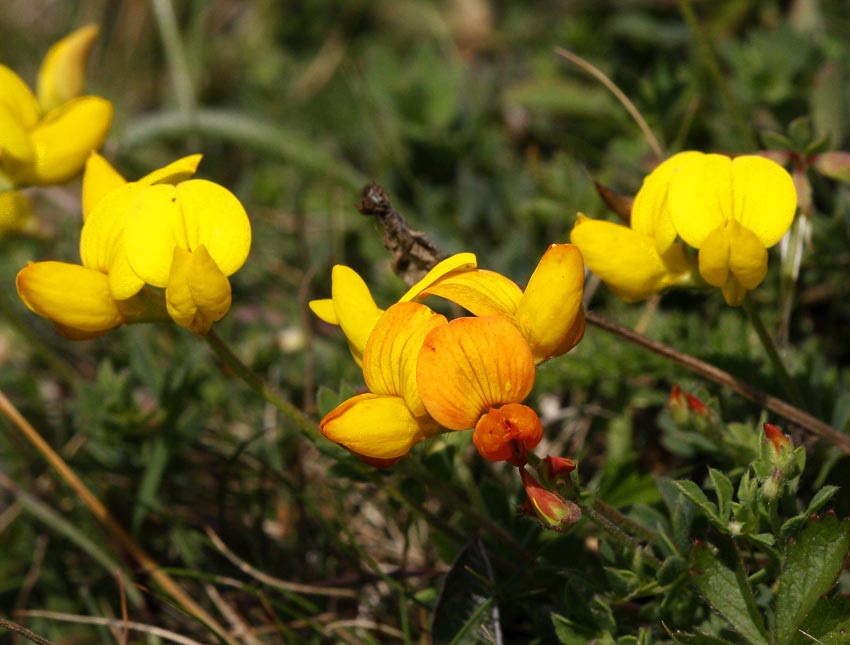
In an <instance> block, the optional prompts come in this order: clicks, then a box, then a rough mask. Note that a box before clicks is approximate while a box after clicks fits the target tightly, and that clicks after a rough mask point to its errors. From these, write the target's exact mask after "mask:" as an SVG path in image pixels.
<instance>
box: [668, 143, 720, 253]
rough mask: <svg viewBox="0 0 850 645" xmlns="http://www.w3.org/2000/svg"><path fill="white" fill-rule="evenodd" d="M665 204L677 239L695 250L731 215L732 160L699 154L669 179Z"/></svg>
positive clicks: (714, 155)
mask: <svg viewBox="0 0 850 645" xmlns="http://www.w3.org/2000/svg"><path fill="white" fill-rule="evenodd" d="M667 200H668V204H669V207H670V215H671V217H672V220H673V226H675V227H676V230H677V231H678V233H679V236H680V237H681V238H682V239H683V240H685V242H687V243H688V244H690V245H691V246H693V247H695V248H697V249H698V248H700V247H701V246H702V243H703V240H705V238H706V237H708V234H709V233H711V232H712V231H713V230H715V229H716V228H717V227H718V226H719V225H720V224H721V223H722V222H724V221H725V220H727V219H731V218H732V217H733V213H734V205H733V202H732V160H731V159H730V158H729V157H726V156H724V155H716V154H710V155H702V156H700V157H698V158H692V159H690V160H688V161H687V162H686V163H683V164H682V165H681V166H680V167H679V168H678V170H677V171H676V173H675V176H674V177H673V178H672V179H671V180H670V190H669V193H668V197H667Z"/></svg>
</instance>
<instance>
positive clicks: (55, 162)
mask: <svg viewBox="0 0 850 645" xmlns="http://www.w3.org/2000/svg"><path fill="white" fill-rule="evenodd" d="M111 125H112V104H111V103H110V102H109V101H107V100H105V99H102V98H99V97H97V96H81V97H80V98H78V99H74V100H73V101H70V102H68V103H65V104H63V105H61V106H60V107H58V108H56V109H54V110H53V111H51V112H50V113H49V114H47V115H46V116H45V117H44V119H42V120H41V121H40V122H39V124H38V125H37V126H36V127H35V128H34V129H33V130H32V132H31V134H30V136H31V139H32V143H33V146H34V147H35V150H36V166H35V169H34V171H33V177H32V181H33V183H35V184H40V185H46V184H57V183H62V182H64V181H67V180H69V179H71V177H73V176H74V175H76V174H78V173H79V172H80V171H81V170H82V169H83V165H84V164H85V162H86V159H87V158H88V156H89V153H90V152H91V151H92V150H95V149H97V148H100V146H101V145H103V142H104V140H105V139H106V135H107V134H109V128H110V126H111Z"/></svg>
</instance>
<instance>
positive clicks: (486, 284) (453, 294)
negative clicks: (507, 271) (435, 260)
mask: <svg viewBox="0 0 850 645" xmlns="http://www.w3.org/2000/svg"><path fill="white" fill-rule="evenodd" d="M420 295H421V296H423V297H424V296H439V297H441V298H445V299H446V300H450V301H451V302H454V303H457V304H459V305H460V306H461V307H463V308H464V309H466V310H467V311H470V312H472V313H473V314H475V315H476V316H508V317H509V318H513V317H514V315H515V314H516V309H517V305H518V304H519V301H520V299H521V298H522V289H520V288H519V287H518V286H517V285H516V283H515V282H514V281H513V280H510V279H509V278H506V277H505V276H503V275H501V274H500V273H496V272H495V271H488V270H486V269H475V270H471V271H464V272H461V273H452V274H450V275H448V276H445V277H444V278H442V279H440V280H437V281H436V282H434V283H433V284H432V285H430V286H429V287H427V288H426V289H423V290H422V292H421V294H420Z"/></svg>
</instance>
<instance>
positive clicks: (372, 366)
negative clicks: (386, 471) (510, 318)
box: [319, 302, 446, 467]
mask: <svg viewBox="0 0 850 645" xmlns="http://www.w3.org/2000/svg"><path fill="white" fill-rule="evenodd" d="M445 320H446V319H445V318H444V317H443V316H441V315H439V314H435V313H434V312H433V311H431V310H430V309H429V308H428V307H426V306H425V305H423V304H419V303H416V302H399V303H396V304H394V305H392V306H391V307H390V308H389V309H387V311H386V312H385V313H384V314H383V315H381V316H380V317H379V319H378V320H377V321H376V323H375V324H374V325H373V329H372V330H371V332H370V334H369V337H368V339H367V341H366V342H365V343H364V349H363V355H362V364H363V378H364V380H365V381H366V385H367V387H368V388H369V392H367V393H364V394H358V395H357V396H354V397H352V398H350V399H348V400H347V401H344V402H343V403H341V404H340V405H338V406H337V407H336V408H335V409H334V410H332V411H331V412H329V413H328V414H326V415H325V417H324V418H323V419H322V421H321V422H320V424H319V428H320V429H321V431H322V434H324V435H325V436H326V437H327V438H328V439H330V440H331V441H335V442H336V443H338V444H340V445H342V446H344V447H345V448H347V449H348V450H350V451H351V452H353V453H354V454H356V455H357V456H358V457H360V458H361V459H362V460H363V461H365V462H367V463H370V464H372V465H373V466H378V467H384V466H389V465H391V464H393V463H395V462H396V461H397V460H398V459H400V458H401V457H403V456H404V455H406V454H407V453H408V452H410V450H411V448H412V447H413V446H414V445H416V444H417V443H419V442H420V441H422V440H423V439H426V438H428V437H430V436H432V435H434V434H435V433H437V432H438V431H439V425H438V424H437V423H436V422H435V421H434V419H433V418H431V416H430V415H429V414H428V411H427V410H426V409H425V406H424V404H423V402H422V397H421V396H420V393H419V388H418V386H417V381H416V365H417V358H418V355H419V350H420V348H421V347H422V344H423V342H424V339H425V336H426V335H427V334H428V332H429V331H430V330H431V329H433V328H434V327H435V326H437V325H441V324H443V323H445Z"/></svg>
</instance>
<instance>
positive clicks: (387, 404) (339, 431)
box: [319, 393, 437, 460]
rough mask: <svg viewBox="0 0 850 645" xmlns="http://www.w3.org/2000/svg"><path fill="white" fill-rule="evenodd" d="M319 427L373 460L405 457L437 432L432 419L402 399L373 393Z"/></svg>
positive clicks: (329, 416) (352, 400) (355, 399)
mask: <svg viewBox="0 0 850 645" xmlns="http://www.w3.org/2000/svg"><path fill="white" fill-rule="evenodd" d="M319 427H320V428H321V431H322V434H324V435H325V436H326V437H327V438H328V439H330V440H331V441H335V442H336V443H338V444H341V445H342V446H344V447H345V448H348V449H349V450H350V451H352V452H353V453H355V454H357V455H360V456H362V457H366V458H368V459H373V460H374V459H378V460H392V459H397V458H399V457H403V456H404V455H406V454H407V453H408V452H410V449H411V448H412V447H413V446H414V445H416V444H417V443H419V442H420V441H422V440H423V439H426V438H427V437H429V436H431V435H432V434H434V432H435V431H436V430H437V426H436V424H435V423H434V422H433V421H432V420H431V419H430V418H428V417H424V418H416V417H414V416H413V415H412V414H411V412H410V409H409V408H408V407H407V405H406V404H405V402H404V400H403V399H402V398H401V397H397V396H387V395H381V394H369V393H367V394H360V395H358V396H355V397H353V398H350V399H348V400H347V401H344V402H343V403H342V404H340V405H339V406H337V407H336V408H335V409H334V410H332V411H331V412H329V413H328V414H327V415H326V416H325V418H324V419H322V421H321V423H320V424H319Z"/></svg>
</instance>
